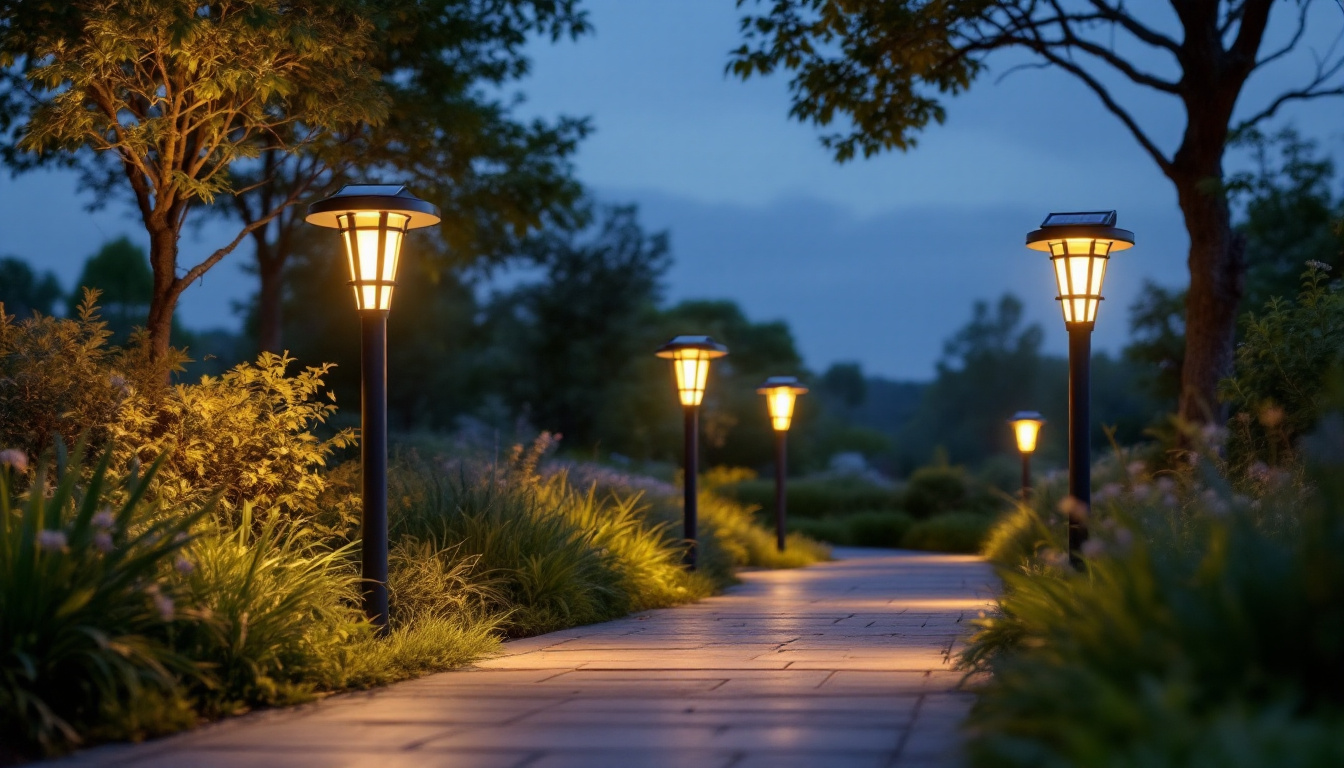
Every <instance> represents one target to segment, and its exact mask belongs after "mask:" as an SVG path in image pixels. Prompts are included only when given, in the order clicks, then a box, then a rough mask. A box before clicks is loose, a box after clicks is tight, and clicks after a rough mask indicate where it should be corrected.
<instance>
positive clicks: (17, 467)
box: [0, 448, 28, 473]
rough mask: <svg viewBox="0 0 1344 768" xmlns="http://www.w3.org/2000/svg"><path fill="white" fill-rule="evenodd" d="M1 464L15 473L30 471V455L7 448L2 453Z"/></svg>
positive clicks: (16, 449)
mask: <svg viewBox="0 0 1344 768" xmlns="http://www.w3.org/2000/svg"><path fill="white" fill-rule="evenodd" d="M0 464H3V465H6V466H8V467H10V468H12V469H13V470H14V471H15V472H19V473H23V472H27V471H28V454H26V453H24V452H23V451H21V450H19V449H18V448H6V449H5V450H3V451H0Z"/></svg>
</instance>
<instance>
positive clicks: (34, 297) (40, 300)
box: [0, 256, 65, 319]
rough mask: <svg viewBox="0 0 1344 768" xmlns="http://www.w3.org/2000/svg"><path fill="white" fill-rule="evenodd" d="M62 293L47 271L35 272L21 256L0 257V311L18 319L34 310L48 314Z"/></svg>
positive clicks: (53, 276)
mask: <svg viewBox="0 0 1344 768" xmlns="http://www.w3.org/2000/svg"><path fill="white" fill-rule="evenodd" d="M64 295H65V292H64V291H62V290H61V284H60V283H59V282H58V281H57V280H56V275H54V274H52V273H51V272H42V273H40V274H39V273H37V272H35V271H34V270H33V268H32V266H30V265H29V264H28V262H26V261H24V260H23V259H20V258H18V257H15V256H3V257H0V307H2V308H3V309H0V311H3V312H5V313H8V314H10V315H13V316H14V317H17V318H20V319H23V318H26V317H28V316H29V315H31V314H33V313H34V312H37V313H39V314H43V315H49V314H51V311H52V309H54V308H55V306H56V302H57V301H59V300H60V299H61V297H62V296H64Z"/></svg>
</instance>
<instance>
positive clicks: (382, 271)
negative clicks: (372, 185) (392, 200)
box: [339, 211, 410, 310]
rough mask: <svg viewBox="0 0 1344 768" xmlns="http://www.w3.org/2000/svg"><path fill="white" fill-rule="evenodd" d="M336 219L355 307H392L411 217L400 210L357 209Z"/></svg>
mask: <svg viewBox="0 0 1344 768" xmlns="http://www.w3.org/2000/svg"><path fill="white" fill-rule="evenodd" d="M339 220H340V224H341V234H342V237H343V239H344V240H345V251H346V261H347V264H348V265H349V267H350V282H351V284H352V286H353V287H354V290H355V306H356V307H357V308H358V309H361V310H366V309H372V310H388V309H391V308H392V288H393V283H394V282H395V281H396V279H397V267H398V266H400V263H399V262H400V260H401V244H402V241H403V240H404V239H405V233H406V228H407V224H409V222H410V217H409V216H406V215H405V214H401V213H391V212H383V211H358V212H352V213H347V214H344V215H342V216H340V217H339Z"/></svg>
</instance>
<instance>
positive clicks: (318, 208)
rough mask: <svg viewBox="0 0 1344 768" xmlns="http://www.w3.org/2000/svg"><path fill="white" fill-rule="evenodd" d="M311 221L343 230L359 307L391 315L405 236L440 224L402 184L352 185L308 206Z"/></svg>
mask: <svg viewBox="0 0 1344 768" xmlns="http://www.w3.org/2000/svg"><path fill="white" fill-rule="evenodd" d="M307 221H308V223H309V224H316V225H317V226H319V227H328V228H331V229H336V230H340V233H341V240H342V242H344V243H345V256H346V260H347V262H348V265H349V267H350V285H351V286H352V287H353V288H354V290H355V307H356V308H357V309H359V311H361V312H364V311H378V312H386V311H387V310H389V309H391V308H392V289H393V288H394V287H396V285H397V266H398V262H399V261H400V259H401V244H402V241H403V240H404V239H405V238H406V233H407V232H408V231H409V230H412V229H419V228H421V227H428V226H431V225H434V224H437V223H439V209H438V208H437V207H436V206H435V205H434V204H433V203H429V202H427V201H425V200H421V199H420V198H418V197H416V196H415V195H413V194H411V193H410V192H409V191H407V189H406V188H405V187H403V186H401V185H398V184H347V185H346V186H344V187H341V190H340V191H339V192H337V193H336V194H334V195H332V196H331V197H328V198H326V199H325V200H319V201H317V202H316V203H313V204H312V205H310V206H308V217H307Z"/></svg>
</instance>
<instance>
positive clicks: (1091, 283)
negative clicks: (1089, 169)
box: [1027, 211, 1134, 330]
mask: <svg viewBox="0 0 1344 768" xmlns="http://www.w3.org/2000/svg"><path fill="white" fill-rule="evenodd" d="M1115 218H1116V217H1115V211H1081V212H1078V213H1052V214H1050V215H1049V216H1046V217H1045V221H1043V222H1041V226H1040V228H1039V229H1036V230H1034V231H1032V232H1031V233H1029V234H1028V235H1027V247H1028V248H1030V249H1032V250H1033V251H1044V252H1046V253H1048V254H1050V262H1051V264H1053V265H1054V267H1055V285H1056V287H1057V288H1058V290H1059V295H1058V296H1057V297H1056V299H1057V300H1058V301H1059V303H1060V308H1061V309H1063V310H1064V325H1065V327H1067V328H1070V329H1072V328H1086V329H1087V330H1091V329H1092V326H1093V324H1094V323H1095V322H1096V321H1097V308H1098V306H1099V305H1100V304H1101V300H1102V295H1101V288H1102V282H1103V281H1104V280H1105V279H1106V265H1107V263H1108V262H1109V261H1110V257H1111V254H1112V253H1114V252H1116V251H1123V250H1124V249H1126V248H1130V247H1132V246H1133V245H1134V233H1133V232H1130V231H1129V230H1127V229H1119V228H1117V227H1116V226H1115Z"/></svg>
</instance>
